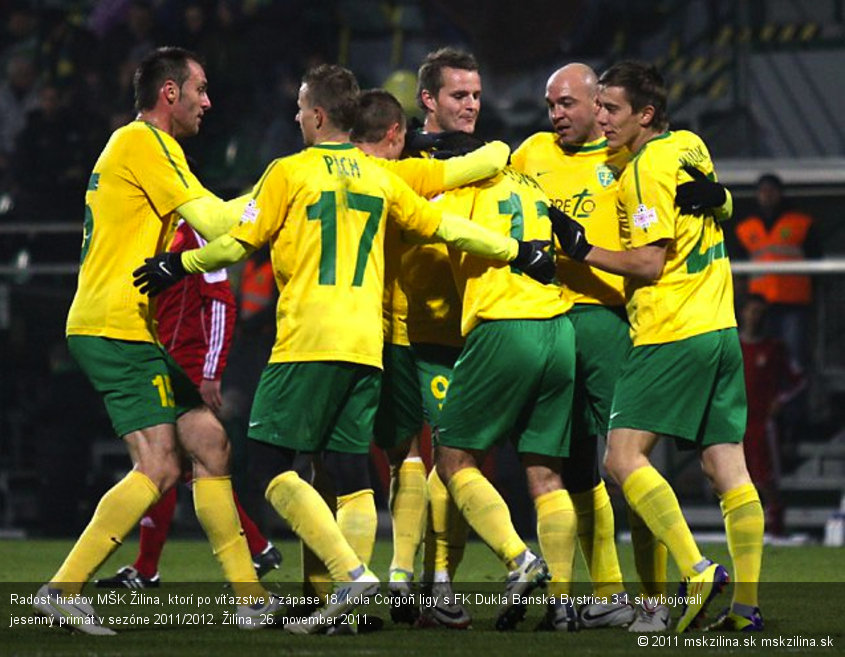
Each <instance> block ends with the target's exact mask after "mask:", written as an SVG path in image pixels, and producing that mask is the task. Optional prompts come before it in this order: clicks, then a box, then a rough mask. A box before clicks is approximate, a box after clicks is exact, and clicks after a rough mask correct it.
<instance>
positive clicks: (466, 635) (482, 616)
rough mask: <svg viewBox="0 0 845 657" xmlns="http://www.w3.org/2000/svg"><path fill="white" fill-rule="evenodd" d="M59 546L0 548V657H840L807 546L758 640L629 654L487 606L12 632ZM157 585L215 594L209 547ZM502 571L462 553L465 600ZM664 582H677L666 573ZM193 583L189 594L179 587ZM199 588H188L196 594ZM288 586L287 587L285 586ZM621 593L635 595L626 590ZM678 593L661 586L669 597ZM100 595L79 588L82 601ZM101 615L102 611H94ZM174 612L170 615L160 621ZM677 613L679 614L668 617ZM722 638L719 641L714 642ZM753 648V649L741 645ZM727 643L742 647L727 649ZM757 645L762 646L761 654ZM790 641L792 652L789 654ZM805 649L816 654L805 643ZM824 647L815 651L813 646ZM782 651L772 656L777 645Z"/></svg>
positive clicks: (826, 554)
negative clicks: (427, 615)
mask: <svg viewBox="0 0 845 657" xmlns="http://www.w3.org/2000/svg"><path fill="white" fill-rule="evenodd" d="M70 545H71V544H70V542H68V541H37V540H28V541H0V593H2V597H0V615H1V616H2V620H0V628H2V630H0V655H4V656H5V655H22V656H23V655H26V656H35V655H44V656H45V657H64V656H68V657H70V656H74V657H76V656H78V655H85V656H87V655H91V656H100V655H103V656H105V655H114V656H127V657H129V656H131V657H135V656H137V657H141V656H148V655H154V656H165V655H198V656H200V655H201V656H202V657H217V656H220V657H252V656H259V655H274V656H275V655H287V654H295V655H302V656H306V655H307V656H309V657H310V656H318V657H319V656H322V655H325V656H326V657H328V656H331V655H361V656H365V655H366V656H367V657H369V656H371V655H400V654H401V655H408V656H415V655H420V656H425V657H440V656H441V655H447V654H450V655H451V654H460V655H463V654H466V655H483V656H484V657H497V656H499V655H501V656H505V655H508V656H510V655H524V656H526V657H527V656H528V655H531V656H532V657H533V656H534V655H537V656H538V657H546V656H547V655H548V656H549V657H552V656H559V655H564V654H570V655H577V656H578V657H581V656H582V655H601V656H612V655H628V654H630V653H632V652H636V651H643V652H642V654H646V651H655V650H656V651H659V652H660V654H690V651H692V654H702V653H706V654H719V655H727V654H738V655H756V654H760V655H762V654H767V655H768V654H772V653H783V654H793V655H794V654H798V655H803V654H819V655H821V654H825V655H833V654H845V632H844V631H843V627H845V622H843V620H842V617H843V612H845V568H843V565H845V559H843V555H845V553H843V551H842V550H841V549H836V548H824V547H817V546H807V547H799V548H785V547H768V546H767V547H766V551H765V554H764V563H763V575H762V579H763V584H762V585H761V605H762V609H763V614H764V617H765V619H766V631H765V632H763V633H761V634H756V635H753V636H752V635H741V634H723V635H711V634H705V633H700V632H694V633H688V634H685V635H680V636H677V635H674V634H664V635H655V636H653V637H651V638H649V639H648V645H647V646H640V645H638V637H637V636H636V635H633V634H629V633H628V632H625V631H624V630H619V629H609V630H590V631H581V632H579V633H577V634H559V633H542V632H533V631H532V630H533V628H534V626H535V625H536V624H537V623H538V622H539V621H540V619H541V618H542V615H543V608H542V607H541V606H540V605H534V606H531V607H529V609H528V614H527V617H526V619H525V621H524V622H523V623H522V624H520V626H519V627H518V629H517V630H516V631H514V632H509V633H499V632H496V631H495V630H493V629H491V628H492V619H493V612H494V607H492V606H484V605H481V606H477V605H470V607H469V609H470V612H471V613H472V614H473V619H474V622H473V629H471V630H468V631H464V632H461V631H448V630H417V629H413V630H412V629H408V628H407V626H396V625H394V624H392V623H391V622H390V620H389V614H388V609H387V607H385V606H383V605H382V606H378V605H375V604H371V605H369V606H368V607H366V608H364V609H363V610H362V612H363V613H367V614H370V615H374V616H379V617H381V618H382V619H384V620H385V625H384V629H383V630H382V631H380V632H376V633H373V634H366V635H359V636H354V637H325V636H305V637H301V636H290V635H286V634H285V633H284V632H281V631H276V630H261V631H257V632H246V631H240V630H237V629H235V628H234V627H225V626H222V625H220V624H219V622H218V623H217V624H215V625H213V626H200V627H196V626H187V625H182V624H180V625H168V626H164V627H162V626H152V625H149V624H145V625H140V626H131V627H127V628H126V629H124V630H123V631H121V632H119V634H118V636H115V637H89V636H85V635H80V634H74V635H71V634H68V633H66V632H64V631H61V630H56V629H52V630H51V629H47V628H43V627H32V626H23V627H22V626H17V625H16V626H15V627H10V624H11V621H12V618H13V617H23V616H31V614H30V612H29V609H28V607H27V606H26V605H20V604H17V605H15V604H12V603H11V595H12V593H18V594H29V593H34V592H35V590H36V589H37V588H38V586H39V585H40V583H42V582H43V581H45V580H46V579H47V578H48V577H49V576H50V575H51V574H52V573H53V572H54V571H55V569H56V567H57V566H58V564H59V563H60V561H61V560H62V559H63V558H64V556H65V554H66V553H67V551H68V549H69V548H70ZM279 547H280V549H281V550H282V552H283V554H284V557H285V562H284V564H283V566H282V568H281V569H279V570H278V571H275V572H273V573H271V574H270V575H269V576H268V577H267V578H266V579H265V581H266V582H268V585H269V586H270V587H271V588H272V587H280V588H284V587H285V586H286V587H287V588H286V590H288V591H290V590H292V585H291V584H289V583H291V582H296V581H297V580H298V579H299V548H298V544H296V543H282V544H279ZM704 547H705V553H706V554H707V555H708V556H710V557H712V558H714V559H717V560H720V561H721V562H722V563H725V564H728V565H729V564H730V560H729V557H728V555H727V553H726V551H725V549H724V547H722V546H721V545H706V546H704ZM136 548H137V544H135V543H134V542H127V544H126V545H124V546H123V547H122V548H121V549H120V550H119V551H118V553H117V554H115V555H114V556H113V557H112V558H111V559H110V560H109V561H108V562H107V563H106V565H105V566H104V567H103V568H102V569H101V571H100V573H99V575H101V576H107V575H111V574H113V573H114V572H115V570H116V569H117V568H118V567H119V566H121V565H123V564H125V563H128V562H131V560H132V559H133V558H134V555H135V550H136ZM619 553H620V559H621V562H622V570H623V573H624V574H625V576H626V579H628V580H633V578H634V567H633V560H632V556H631V548H630V545H625V544H623V545H620V546H619ZM389 559H390V545H389V543H388V542H387V541H379V543H378V545H377V546H376V551H375V554H374V557H373V569H374V570H375V571H376V572H377V573H379V574H380V575H382V576H384V575H385V574H386V570H387V565H388V563H389ZM161 574H162V581H163V585H162V587H161V588H160V589H158V591H157V592H156V594H157V595H158V596H159V597H161V598H163V599H166V598H167V596H168V593H169V592H174V591H177V592H179V593H185V592H186V591H192V590H196V591H197V595H199V594H203V593H208V594H211V595H215V594H216V593H217V592H223V590H224V589H223V588H222V587H221V586H220V585H219V584H216V583H215V582H217V581H218V580H219V579H220V573H219V569H218V567H217V565H216V563H215V561H214V559H213V557H212V555H211V551H210V549H209V547H208V545H207V544H206V543H203V542H199V541H177V540H174V541H171V542H169V543H168V545H167V547H166V548H165V551H164V556H163V558H162V563H161ZM504 574H505V573H504V569H503V568H502V566H501V565H500V564H499V563H498V561H497V560H496V558H495V557H494V556H493V555H492V554H491V553H490V551H489V550H488V549H487V548H486V546H484V545H483V544H481V543H477V542H474V543H470V544H469V545H468V546H467V551H466V555H465V557H464V560H463V563H462V565H461V568H460V570H459V576H458V578H457V579H458V580H459V581H463V582H473V583H474V584H472V585H468V586H469V588H470V589H472V590H473V591H478V590H483V591H484V593H486V594H489V593H498V592H500V591H501V590H502V584H501V582H502V581H503V578H504ZM670 577H676V574H673V573H671V571H670ZM575 579H576V582H577V583H576V584H575V585H574V590H573V594H575V595H586V594H588V593H589V590H590V589H589V585H588V584H585V583H584V582H585V581H586V580H587V577H586V573H585V570H584V568H583V563H582V562H581V559H580V556H579V557H578V562H577V568H576V574H575ZM177 582H191V583H192V584H191V585H186V584H177ZM193 583H197V584H193ZM284 583H288V584H284ZM629 590H630V591H631V592H632V593H633V592H636V590H637V589H636V586H635V585H633V584H631V585H630V586H629ZM674 591H675V586H674V584H670V586H669V593H670V594H673V593H674ZM97 592H98V590H97V589H95V588H93V587H91V586H88V587H86V589H85V591H84V593H85V594H86V595H91V594H94V595H96V594H97ZM729 600H730V589H729V590H728V591H727V592H726V593H723V594H722V596H721V597H720V599H717V600H716V601H715V602H714V603H713V605H712V607H711V609H710V614H711V615H712V614H715V613H716V612H718V610H719V609H720V608H721V606H722V605H724V604H727V603H728V601H729ZM97 609H98V611H99V612H100V613H101V614H102V615H105V612H107V611H109V612H110V611H111V608H109V607H106V608H104V607H103V606H102V605H101V606H99V607H97ZM115 609H117V610H119V611H118V612H116V613H124V614H127V613H128V614H132V613H143V614H146V615H147V616H148V617H150V616H151V614H153V613H156V612H160V611H162V610H163V609H157V608H155V607H152V608H150V607H149V606H147V607H143V606H142V607H137V608H136V607H134V606H129V607H127V606H126V605H123V606H120V607H116V608H115ZM174 609H175V610H177V611H178V610H179V607H173V606H170V607H167V609H165V610H166V611H173V610H174ZM182 610H183V611H188V612H196V611H198V610H197V608H196V607H195V606H194V605H188V606H185V607H182ZM676 614H677V610H676ZM720 636H721V637H724V639H720V638H719V637H720ZM704 638H706V639H711V638H712V639H713V641H714V644H715V645H709V646H701V645H696V644H694V643H691V641H695V640H698V641H701V640H702V639H704ZM752 638H753V639H754V643H753V645H749V644H748V643H743V642H745V641H746V640H750V639H752ZM734 639H738V640H739V641H740V646H739V647H736V646H731V645H729V644H730V642H732V641H733V640H734ZM763 639H769V640H771V643H770V644H769V645H768V646H764V645H763V643H762V642H763ZM790 641H791V642H792V645H789V643H790ZM810 641H813V642H814V643H815V646H812V645H810V644H809V642H810ZM828 641H829V642H831V643H832V646H823V645H821V644H822V642H828ZM778 643H781V644H782V645H780V646H778V645H777V644H778Z"/></svg>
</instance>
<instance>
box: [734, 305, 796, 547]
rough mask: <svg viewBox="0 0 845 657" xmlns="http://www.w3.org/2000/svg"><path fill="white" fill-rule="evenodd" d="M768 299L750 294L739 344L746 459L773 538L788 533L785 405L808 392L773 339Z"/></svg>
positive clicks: (741, 313)
mask: <svg viewBox="0 0 845 657" xmlns="http://www.w3.org/2000/svg"><path fill="white" fill-rule="evenodd" d="M767 308H768V304H767V302H766V299H765V297H763V296H761V295H759V294H751V295H749V296H748V297H747V298H746V299H745V302H744V303H743V304H742V309H741V311H740V332H739V340H740V345H741V346H742V360H743V363H744V367H745V390H746V395H747V397H748V424H747V428H746V431H745V440H744V442H743V445H744V447H745V459H746V462H747V463H748V472H749V474H750V475H751V479H752V481H753V482H754V485H755V486H757V489H758V490H759V491H760V496H761V497H762V499H763V504H764V508H765V512H766V527H767V529H768V531H769V533H771V534H773V535H775V536H780V535H782V534H783V533H784V523H783V516H784V507H783V502H782V500H781V497H780V491H779V490H778V480H779V479H780V444H779V434H778V427H777V420H778V415H779V413H780V411H781V409H782V408H783V406H784V404H786V403H787V402H789V401H790V400H792V399H793V398H795V396H796V395H798V393H800V392H801V391H802V390H803V389H804V387H805V386H806V383H807V381H806V379H805V378H804V375H803V373H802V372H801V370H800V369H799V368H798V367H797V365H796V364H795V362H794V361H792V360H790V358H789V356H788V355H787V352H786V347H785V346H784V344H783V342H781V341H780V340H778V339H776V338H772V337H768V336H767V335H766V332H765V318H766V311H767Z"/></svg>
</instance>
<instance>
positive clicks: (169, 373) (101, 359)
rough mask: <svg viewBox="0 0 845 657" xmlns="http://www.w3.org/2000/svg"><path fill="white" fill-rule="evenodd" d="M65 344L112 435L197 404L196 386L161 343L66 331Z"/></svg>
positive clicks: (166, 419) (172, 418)
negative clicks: (97, 397) (98, 396)
mask: <svg viewBox="0 0 845 657" xmlns="http://www.w3.org/2000/svg"><path fill="white" fill-rule="evenodd" d="M67 346H68V350H69V351H70V353H71V355H73V357H74V358H75V359H76V362H77V363H79V366H80V367H81V368H82V371H83V372H85V375H86V376H87V377H88V380H89V381H91V383H92V384H93V386H94V388H95V389H96V391H97V392H99V393H100V394H101V395H103V400H104V401H105V403H106V411H107V412H108V414H109V418H110V419H111V423H112V426H113V427H114V431H115V433H116V434H117V435H118V436H125V435H126V434H128V433H131V432H132V431H138V430H139V429H146V428H147V427H153V426H155V425H157V424H175V422H176V418H178V417H179V416H180V415H182V414H184V413H187V412H188V411H189V410H191V409H192V408H196V407H197V406H201V405H202V403H203V401H202V397H200V394H199V391H198V390H197V388H196V386H195V385H194V384H193V382H192V381H191V380H190V379H189V378H188V375H187V374H185V372H184V371H183V370H182V368H181V367H179V365H177V364H176V361H175V360H173V358H171V356H170V354H168V353H167V352H166V351H165V350H164V348H162V347H161V346H160V345H157V344H153V343H152V342H130V341H127V340H113V339H111V338H103V337H99V336H91V335H69V336H68V338H67Z"/></svg>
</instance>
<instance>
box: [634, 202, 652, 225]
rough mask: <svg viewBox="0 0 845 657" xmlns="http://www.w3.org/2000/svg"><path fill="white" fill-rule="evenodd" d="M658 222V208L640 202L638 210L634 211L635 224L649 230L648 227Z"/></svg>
mask: <svg viewBox="0 0 845 657" xmlns="http://www.w3.org/2000/svg"><path fill="white" fill-rule="evenodd" d="M654 223H657V210H655V209H654V208H649V207H646V205H645V203H640V204H639V205H638V206H637V211H636V212H634V225H635V226H636V227H637V228H642V229H643V230H648V227H649V226H651V225H652V224H654Z"/></svg>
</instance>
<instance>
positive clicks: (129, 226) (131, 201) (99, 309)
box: [66, 121, 212, 342]
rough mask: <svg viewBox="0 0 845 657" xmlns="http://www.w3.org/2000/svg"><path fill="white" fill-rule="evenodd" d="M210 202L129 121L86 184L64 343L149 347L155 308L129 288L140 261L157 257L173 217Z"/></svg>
mask: <svg viewBox="0 0 845 657" xmlns="http://www.w3.org/2000/svg"><path fill="white" fill-rule="evenodd" d="M206 195H208V196H211V195H212V194H211V192H209V191H208V190H206V189H205V188H204V187H203V186H202V184H201V183H200V182H199V180H197V178H196V176H194V175H193V174H192V173H191V171H190V169H189V168H188V164H187V162H186V161H185V153H184V152H183V151H182V147H181V146H180V145H179V143H178V142H177V141H176V140H175V139H174V138H173V137H171V136H170V135H168V134H167V133H165V132H162V131H161V130H159V129H157V128H155V127H153V126H152V125H150V124H149V123H146V122H144V121H133V122H132V123H130V124H129V125H126V126H123V127H122V128H119V129H118V130H116V131H115V132H114V133H113V134H112V136H111V138H110V139H109V141H108V143H107V144H106V147H105V148H104V149H103V152H102V153H101V154H100V157H99V158H98V159H97V162H96V164H95V165H94V170H93V172H92V173H91V177H90V178H89V180H88V190H87V191H86V193H85V223H84V232H83V238H82V253H81V257H80V267H79V278H78V283H77V289H76V294H75V295H74V297H73V303H72V304H71V306H70V311H69V313H68V318H67V327H66V332H67V334H68V335H94V336H102V337H107V338H114V339H117V340H134V341H140V342H155V341H156V337H155V325H154V324H155V308H154V307H153V308H151V307H150V301H149V298H148V297H147V295H146V294H141V293H140V292H139V291H138V289H137V288H136V287H134V286H133V285H132V271H133V270H135V269H136V268H137V267H138V265H139V264H141V263H143V262H144V258H148V257H151V256H153V255H155V254H157V253H160V252H161V251H164V250H165V248H166V247H167V245H168V244H169V242H170V240H171V239H172V237H173V233H174V232H175V230H176V223H177V221H178V215H177V214H176V212H174V210H175V209H176V208H177V207H179V206H180V205H182V204H183V203H186V202H188V201H190V200H192V199H195V198H199V197H201V196H206Z"/></svg>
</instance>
